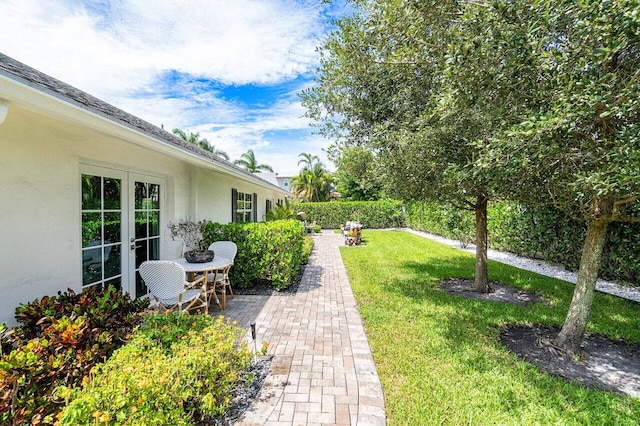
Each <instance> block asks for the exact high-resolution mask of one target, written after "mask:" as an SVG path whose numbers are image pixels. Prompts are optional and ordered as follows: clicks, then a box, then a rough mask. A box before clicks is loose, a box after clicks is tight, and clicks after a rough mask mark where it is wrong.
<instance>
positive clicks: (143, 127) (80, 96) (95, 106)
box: [0, 53, 281, 190]
mask: <svg viewBox="0 0 640 426" xmlns="http://www.w3.org/2000/svg"><path fill="white" fill-rule="evenodd" d="M0 74H1V75H5V76H7V77H9V78H11V79H13V80H16V81H19V82H21V83H23V84H25V85H27V86H30V87H33V88H34V89H37V90H39V91H41V92H44V93H47V94H49V95H53V96H55V97H57V98H59V99H61V100H63V101H65V102H67V103H69V104H72V105H76V106H78V107H80V108H82V109H85V110H87V111H90V112H92V113H94V114H97V115H99V116H101V117H104V118H105V119H107V120H109V121H112V122H114V123H117V124H120V125H123V126H125V127H128V128H130V129H133V130H136V131H139V132H140V133H143V134H145V135H147V136H149V137H151V138H153V139H155V140H158V141H159V142H162V143H166V144H169V145H175V146H176V147H178V148H180V149H182V150H183V151H190V152H192V153H194V154H196V155H197V156H199V157H201V158H203V159H205V160H208V161H209V162H211V163H217V164H219V165H221V166H223V167H225V168H227V169H234V170H236V171H238V172H240V173H242V174H245V175H246V176H247V177H249V178H251V179H253V180H257V181H260V182H262V183H266V184H268V185H269V186H272V187H273V186H274V185H273V184H272V183H271V182H268V181H266V180H265V179H262V178H260V177H259V176H256V175H254V174H253V173H249V172H247V171H246V170H244V169H242V168H240V167H238V166H236V165H235V164H233V163H231V162H229V161H226V160H225V159H223V158H220V157H218V156H217V155H215V154H213V153H211V152H209V151H205V150H204V149H202V148H200V147H199V146H197V145H195V144H192V143H189V142H186V141H184V140H182V139H181V138H179V137H177V136H175V135H174V134H173V133H170V132H168V131H166V130H163V129H161V128H159V127H158V126H154V125H153V124H151V123H149V122H147V121H144V120H142V119H141V118H138V117H136V116H135V115H132V114H129V113H128V112H125V111H123V110H121V109H119V108H116V107H115V106H113V105H111V104H108V103H106V102H104V101H102V100H100V99H98V98H96V97H95V96H91V95H90V94H88V93H86V92H83V91H82V90H80V89H76V88H75V87H73V86H70V85H68V84H67V83H64V82H62V81H60V80H57V79H55V78H53V77H51V76H49V75H47V74H45V73H42V72H40V71H38V70H36V69H34V68H31V67H29V66H27V65H25V64H23V63H22V62H19V61H16V60H15V59H13V58H10V57H9V56H7V55H4V54H2V53H0ZM276 188H278V189H280V190H281V188H280V187H276Z"/></svg>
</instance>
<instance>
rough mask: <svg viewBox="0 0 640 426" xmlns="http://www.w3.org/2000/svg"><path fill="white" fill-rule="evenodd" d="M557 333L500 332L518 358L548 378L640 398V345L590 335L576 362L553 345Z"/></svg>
mask: <svg viewBox="0 0 640 426" xmlns="http://www.w3.org/2000/svg"><path fill="white" fill-rule="evenodd" d="M558 332H559V329H557V328H552V327H546V326H541V325H535V326H534V325H511V326H507V327H504V328H503V329H502V330H501V332H500V340H501V341H502V344H503V345H505V346H506V347H507V348H508V349H509V350H510V351H512V352H513V353H515V354H516V355H517V356H518V358H520V359H522V360H524V361H526V362H528V363H530V364H533V365H535V366H536V367H538V368H539V369H541V370H543V371H546V372H547V373H549V374H552V375H554V376H559V377H563V378H565V379H567V380H569V381H577V382H580V383H582V384H584V385H585V386H588V387H591V388H598V389H603V390H606V391H611V392H617V393H621V394H625V395H631V396H635V397H640V345H634V344H629V343H628V342H624V341H613V340H611V339H608V338H606V337H603V336H597V335H590V334H587V335H586V336H585V338H584V341H583V343H582V350H583V353H582V354H581V356H580V358H577V357H573V356H571V355H570V354H567V353H565V352H563V351H562V350H560V349H559V348H558V347H556V346H555V345H554V344H553V339H554V338H555V337H556V336H557V335H558Z"/></svg>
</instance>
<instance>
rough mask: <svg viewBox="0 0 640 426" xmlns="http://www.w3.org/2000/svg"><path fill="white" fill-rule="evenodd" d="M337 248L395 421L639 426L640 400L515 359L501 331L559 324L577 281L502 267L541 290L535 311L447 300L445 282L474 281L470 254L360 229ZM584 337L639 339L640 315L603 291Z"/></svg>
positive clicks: (509, 280)
mask: <svg viewBox="0 0 640 426" xmlns="http://www.w3.org/2000/svg"><path fill="white" fill-rule="evenodd" d="M363 239H364V240H365V241H366V245H363V246H357V247H341V252H342V257H343V259H344V263H345V265H346V268H347V271H348V274H349V278H350V281H351V286H352V288H353V291H354V294H355V296H356V299H357V302H358V304H359V311H360V314H361V316H362V319H363V321H364V325H365V328H366V332H367V336H368V338H369V342H370V345H371V347H372V350H373V356H374V359H375V362H376V366H377V369H378V373H379V375H380V379H381V381H382V386H383V390H384V396H385V405H386V410H387V416H388V424H389V425H467V424H469V425H538V424H539V425H608V424H616V425H637V424H640V399H636V398H632V397H625V396H620V395H617V394H614V393H611V392H604V391H598V390H592V389H589V388H586V387H584V386H582V385H579V384H575V383H568V382H566V381H565V380H563V379H561V378H556V377H553V376H550V375H548V374H546V373H544V372H541V371H540V370H538V369H537V368H535V367H533V366H531V365H529V364H527V363H525V362H522V361H519V360H518V359H517V358H516V356H515V355H513V354H512V353H510V352H508V351H507V350H506V349H505V348H504V347H503V346H502V345H501V343H500V340H499V333H500V326H502V325H504V324H513V323H538V324H550V325H561V324H562V323H563V321H564V318H565V316H566V313H567V309H568V306H569V303H570V301H571V297H572V295H573V289H574V287H573V285H572V284H570V283H566V282H563V281H559V280H556V279H553V278H548V277H543V276H541V275H537V274H534V273H531V272H528V271H524V270H521V269H517V268H514V267H511V266H508V265H503V264H501V263H497V262H492V261H490V263H489V278H490V280H492V281H499V282H502V283H504V284H508V285H511V286H514V287H518V288H523V289H526V290H529V291H535V292H537V293H539V294H541V295H543V296H545V297H546V298H547V299H549V300H550V301H551V304H549V305H544V304H535V305H531V306H529V307H521V306H515V305H507V304H501V303H497V302H487V301H481V300H470V299H466V298H463V297H459V296H451V295H448V294H446V293H445V292H444V291H442V290H441V289H440V288H439V287H438V284H439V283H440V282H441V281H442V280H444V279H447V278H452V277H460V278H471V277H473V273H474V257H473V256H472V255H470V254H468V253H465V252H461V251H459V250H455V249H453V248H450V247H447V246H445V245H443V244H439V243H436V242H433V241H431V240H428V239H425V238H422V237H419V236H416V235H412V234H409V233H406V232H400V231H375V230H367V231H365V232H363ZM588 331H589V332H592V333H601V334H605V335H607V336H610V337H612V338H624V339H627V340H631V341H635V342H640V308H639V307H638V305H636V304H632V303H630V302H627V301H624V300H622V299H620V298H617V297H613V296H607V295H602V294H597V295H596V298H595V301H594V304H593V309H592V314H591V317H590V322H589V327H588Z"/></svg>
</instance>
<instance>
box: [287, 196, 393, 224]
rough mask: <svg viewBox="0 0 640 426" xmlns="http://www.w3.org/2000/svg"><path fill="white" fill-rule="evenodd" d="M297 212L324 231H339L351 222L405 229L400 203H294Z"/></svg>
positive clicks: (384, 201)
mask: <svg viewBox="0 0 640 426" xmlns="http://www.w3.org/2000/svg"><path fill="white" fill-rule="evenodd" d="M292 207H293V208H294V209H295V210H296V211H297V212H299V211H303V212H305V213H306V214H307V222H316V223H317V224H318V225H320V226H321V227H322V228H324V229H338V228H340V226H341V225H344V223H345V222H347V221H350V220H356V221H359V222H360V223H361V224H362V225H363V226H364V227H365V228H395V227H404V226H405V220H404V210H403V207H402V203H401V202H400V201H391V200H381V201H344V202H328V203H293V204H292Z"/></svg>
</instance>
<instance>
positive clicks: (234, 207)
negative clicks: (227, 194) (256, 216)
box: [231, 188, 238, 222]
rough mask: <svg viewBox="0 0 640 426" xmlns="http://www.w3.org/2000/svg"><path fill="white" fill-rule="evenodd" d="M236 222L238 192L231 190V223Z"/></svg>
mask: <svg viewBox="0 0 640 426" xmlns="http://www.w3.org/2000/svg"><path fill="white" fill-rule="evenodd" d="M237 221H238V190H237V189H233V188H232V189H231V222H237Z"/></svg>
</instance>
